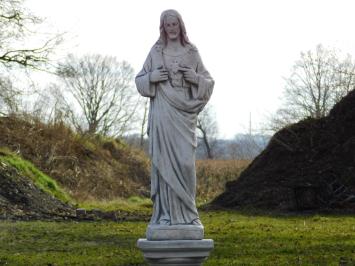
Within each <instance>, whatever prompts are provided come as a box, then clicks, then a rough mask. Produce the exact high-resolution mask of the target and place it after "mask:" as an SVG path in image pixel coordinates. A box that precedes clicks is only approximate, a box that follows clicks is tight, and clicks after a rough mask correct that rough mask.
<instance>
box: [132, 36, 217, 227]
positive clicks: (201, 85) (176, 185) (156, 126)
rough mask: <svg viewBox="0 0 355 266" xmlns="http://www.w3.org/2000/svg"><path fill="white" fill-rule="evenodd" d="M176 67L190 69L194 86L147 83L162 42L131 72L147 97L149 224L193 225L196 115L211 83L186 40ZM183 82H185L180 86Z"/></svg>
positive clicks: (196, 219)
mask: <svg viewBox="0 0 355 266" xmlns="http://www.w3.org/2000/svg"><path fill="white" fill-rule="evenodd" d="M187 48H188V49H187V52H186V53H185V54H182V55H181V58H180V59H181V65H183V66H185V67H191V68H193V69H194V70H195V71H196V73H197V75H198V84H197V85H194V84H190V83H185V86H184V87H175V86H174V87H173V86H172V85H171V83H170V81H169V80H167V81H163V82H158V83H151V82H150V81H149V74H150V72H152V71H153V70H155V69H157V68H159V67H166V66H165V65H164V58H163V49H162V45H160V44H159V42H158V43H157V44H155V45H154V46H153V48H152V49H151V51H150V53H149V55H148V57H147V59H146V61H145V63H144V66H143V69H142V70H141V71H140V72H139V73H138V75H137V76H136V86H137V89H138V91H139V93H140V94H141V95H142V96H145V97H150V110H149V118H148V135H149V153H150V156H151V161H152V169H151V198H152V201H153V215H152V218H151V221H150V223H151V224H166V225H176V224H198V223H199V222H200V221H199V217H198V213H197V209H196V204H195V195H196V171H195V149H196V145H197V141H196V122H197V115H198V113H199V112H200V111H201V110H202V109H203V107H204V106H205V105H206V103H207V101H208V100H209V98H210V96H211V94H212V91H213V86H214V81H213V79H212V78H211V76H210V74H209V73H208V71H207V70H206V69H205V67H204V66H203V63H202V61H201V58H200V56H199V53H198V51H197V49H196V48H195V47H194V46H193V45H191V44H188V46H187ZM186 84H187V86H186Z"/></svg>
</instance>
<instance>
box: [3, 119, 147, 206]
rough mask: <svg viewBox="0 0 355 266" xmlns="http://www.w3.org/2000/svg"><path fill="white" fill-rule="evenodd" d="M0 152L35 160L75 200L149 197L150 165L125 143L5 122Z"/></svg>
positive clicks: (16, 121) (55, 126)
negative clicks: (133, 196)
mask: <svg viewBox="0 0 355 266" xmlns="http://www.w3.org/2000/svg"><path fill="white" fill-rule="evenodd" d="M0 147H6V148H8V149H10V150H11V151H13V152H15V153H17V154H20V155H21V156H22V157H23V158H24V159H26V160H28V161H31V162H32V163H33V164H34V165H35V166H36V167H37V168H38V169H40V170H41V171H42V172H44V173H46V174H47V175H49V176H51V177H53V178H54V179H55V180H56V181H57V182H58V183H59V184H60V185H61V187H64V188H65V189H66V191H67V192H68V193H69V194H70V196H71V197H73V198H75V199H77V200H87V199H99V200H100V199H114V198H117V197H128V196H132V195H141V196H143V195H149V191H148V187H149V185H148V184H149V161H148V159H147V158H146V156H145V155H144V154H143V153H142V152H140V151H136V150H133V149H132V148H131V147H129V146H128V145H126V144H125V143H124V142H123V141H120V140H118V139H109V138H103V137H87V136H83V135H80V134H77V133H75V132H73V131H72V130H70V128H68V127H67V126H65V125H63V124H61V123H59V124H53V125H47V124H44V123H41V122H40V121H37V120H35V119H31V118H27V117H25V118H19V117H1V118H0Z"/></svg>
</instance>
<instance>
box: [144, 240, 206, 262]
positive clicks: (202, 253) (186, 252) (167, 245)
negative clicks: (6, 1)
mask: <svg viewBox="0 0 355 266" xmlns="http://www.w3.org/2000/svg"><path fill="white" fill-rule="evenodd" d="M137 246H138V248H139V249H140V250H142V252H143V255H144V259H145V260H146V262H148V264H149V265H151V266H158V265H160V266H161V265H167V266H178V265H188V266H200V265H202V262H203V261H204V260H205V259H206V258H207V257H208V256H209V254H210V252H211V250H212V249H213V240H212V239H202V240H162V241H149V240H147V239H142V238H141V239H139V240H138V241H137Z"/></svg>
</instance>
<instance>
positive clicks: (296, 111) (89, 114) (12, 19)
mask: <svg viewBox="0 0 355 266" xmlns="http://www.w3.org/2000/svg"><path fill="white" fill-rule="evenodd" d="M41 23H43V20H42V19H41V18H39V17H37V16H35V15H33V14H32V13H31V12H30V11H28V10H27V9H26V8H24V3H23V0H2V1H0V115H1V116H7V115H10V114H20V113H25V112H27V113H28V112H30V114H31V115H32V116H36V117H37V118H38V119H41V120H44V121H45V122H49V123H65V124H67V125H69V126H70V127H72V128H73V129H74V130H76V131H77V132H80V133H82V134H88V135H95V134H102V135H105V136H112V137H122V136H127V135H129V134H131V133H132V132H138V133H136V136H137V137H136V139H137V140H138V141H136V142H135V143H136V145H137V146H138V147H141V148H142V147H143V146H144V145H145V142H146V138H145V136H146V124H147V119H148V105H149V103H148V100H147V99H142V98H140V97H139V96H138V93H136V90H135V87H134V82H133V80H134V70H133V68H132V67H131V66H130V64H129V63H128V62H125V61H119V60H118V59H117V58H115V57H113V56H104V55H100V54H87V55H83V56H77V55H74V54H68V55H67V56H66V57H65V59H64V60H61V61H60V62H56V61H54V62H53V61H52V60H51V55H52V54H53V53H54V51H55V50H56V49H57V47H58V46H60V44H61V43H62V42H63V41H64V38H63V34H53V35H52V36H50V37H47V38H44V41H43V42H42V43H41V44H40V45H37V46H34V47H28V45H25V44H24V43H26V40H27V39H28V38H31V37H32V38H38V39H40V37H41V38H42V39H43V36H40V33H38V32H36V30H35V29H36V25H38V24H41ZM21 70H26V71H47V72H50V73H52V75H55V76H56V77H57V79H56V80H57V82H55V83H51V84H50V85H48V86H47V87H46V88H45V89H44V90H43V91H38V90H36V89H33V90H32V91H31V93H32V94H36V95H37V97H36V98H35V100H34V106H35V107H34V108H32V109H31V110H26V108H25V107H24V105H23V104H22V101H21V100H22V99H23V98H25V97H26V94H25V93H24V91H23V90H22V89H20V88H18V87H17V86H16V84H15V82H13V79H12V76H11V75H10V74H9V73H11V72H15V73H16V72H17V71H21ZM354 74H355V64H354V61H353V59H352V57H351V56H350V55H346V56H343V55H342V54H341V53H340V52H339V51H337V50H335V49H330V48H325V47H324V46H322V45H318V46H317V47H316V49H315V50H309V51H306V52H301V54H300V58H299V59H298V60H297V61H296V62H295V64H294V66H293V68H292V71H291V74H290V76H289V77H287V78H285V87H284V91H283V104H282V106H281V107H280V108H279V109H278V110H277V111H276V113H275V114H273V115H272V116H271V117H270V118H269V119H268V129H271V130H272V131H276V130H278V129H280V128H282V127H285V126H287V125H288V124H290V123H294V122H296V121H298V120H301V119H304V118H306V117H312V118H321V117H323V116H325V115H327V114H328V112H329V110H330V109H331V108H332V106H333V105H334V104H335V103H336V102H338V101H339V100H340V99H341V98H342V97H343V96H344V95H346V94H347V93H348V92H349V91H350V90H352V89H353V88H354ZM232 122H233V121H231V123H232ZM197 130H198V138H199V143H200V146H201V147H200V153H203V154H204V156H203V157H205V158H210V159H211V158H216V157H217V158H226V157H228V156H227V155H226V154H227V151H228V152H229V153H228V154H229V155H230V156H229V157H230V158H239V157H243V156H244V157H248V158H249V157H253V156H255V150H262V149H263V148H264V147H265V145H266V143H264V144H263V145H261V144H260V143H262V142H260V141H259V140H260V138H259V136H258V135H252V134H251V133H250V134H249V135H248V134H246V135H245V136H246V137H245V136H244V137H242V138H241V137H240V136H241V135H237V136H236V137H235V138H234V139H233V140H230V141H227V142H228V145H227V146H226V145H224V144H223V145H222V144H221V143H222V142H221V141H219V140H218V134H219V132H218V123H217V120H216V114H215V112H214V109H213V106H211V105H207V106H206V108H205V109H204V111H202V112H201V113H200V115H199V117H198V121H197ZM137 134H138V135H137ZM264 139H265V138H264ZM227 142H224V143H227ZM221 147H224V148H223V151H221V149H222V148H221ZM248 149H249V151H253V152H247V151H248ZM242 151H244V152H242ZM243 153H244V155H241V154H243ZM233 154H234V155H233ZM246 154H248V155H246ZM251 154H252V155H251Z"/></svg>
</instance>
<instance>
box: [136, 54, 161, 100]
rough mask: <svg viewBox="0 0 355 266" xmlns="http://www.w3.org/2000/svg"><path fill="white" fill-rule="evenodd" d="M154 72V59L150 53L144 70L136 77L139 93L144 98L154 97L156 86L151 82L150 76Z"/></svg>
mask: <svg viewBox="0 0 355 266" xmlns="http://www.w3.org/2000/svg"><path fill="white" fill-rule="evenodd" d="M151 71H152V57H151V54H150V53H149V55H148V57H147V59H146V60H145V63H144V65H143V69H142V70H141V71H140V72H139V73H138V74H137V76H136V86H137V89H138V91H139V93H140V94H141V95H142V96H144V97H154V96H155V91H156V85H155V84H154V83H151V82H150V81H149V74H150V72H151Z"/></svg>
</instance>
